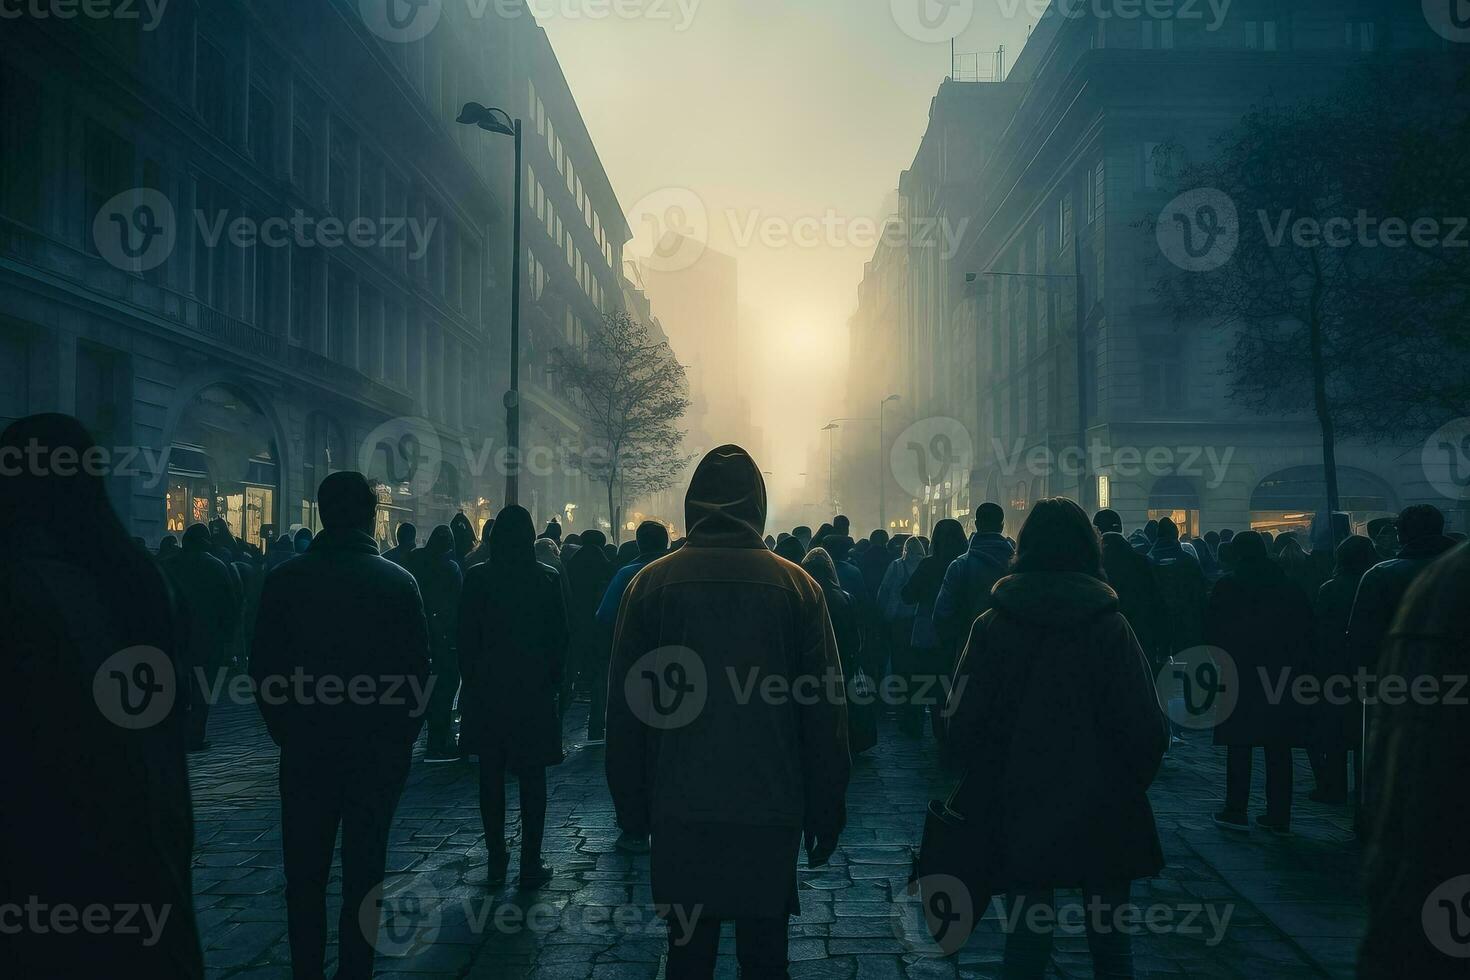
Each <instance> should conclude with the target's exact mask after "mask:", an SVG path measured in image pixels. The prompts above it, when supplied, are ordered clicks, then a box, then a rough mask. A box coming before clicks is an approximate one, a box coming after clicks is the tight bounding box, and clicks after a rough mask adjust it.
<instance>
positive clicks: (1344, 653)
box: [1311, 535, 1378, 803]
mask: <svg viewBox="0 0 1470 980" xmlns="http://www.w3.org/2000/svg"><path fill="white" fill-rule="evenodd" d="M1376 564H1378V551H1377V549H1375V548H1374V547H1373V542H1372V541H1371V540H1370V539H1368V538H1366V537H1363V536H1361V535H1353V536H1350V537H1348V538H1347V539H1346V540H1345V541H1343V543H1342V544H1341V545H1339V546H1338V548H1337V566H1336V568H1335V569H1334V570H1333V574H1332V577H1331V578H1330V579H1328V580H1327V581H1326V582H1325V583H1323V585H1322V587H1321V588H1320V589H1318V590H1317V596H1316V599H1315V601H1314V603H1313V609H1314V612H1315V614H1316V620H1317V649H1316V653H1315V657H1314V663H1315V665H1316V670H1315V671H1314V673H1315V674H1316V676H1317V679H1318V681H1319V682H1320V683H1322V684H1324V685H1336V686H1335V687H1327V688H1324V690H1327V691H1331V692H1333V695H1334V697H1333V698H1332V699H1324V701H1323V703H1322V704H1321V705H1320V706H1318V707H1316V708H1314V709H1313V711H1312V715H1313V724H1312V735H1313V740H1312V746H1311V758H1312V770H1313V772H1314V774H1315V775H1316V777H1317V788H1316V790H1314V791H1313V793H1312V799H1313V800H1315V801H1316V802H1318V803H1345V802H1347V793H1348V782H1347V762H1348V753H1349V752H1351V753H1352V754H1353V759H1354V764H1353V771H1354V773H1355V774H1356V776H1357V778H1356V779H1355V780H1354V781H1353V785H1354V786H1361V785H1362V784H1363V753H1362V751H1361V748H1362V743H1361V737H1362V731H1363V705H1362V702H1361V700H1360V698H1359V697H1358V689H1357V684H1356V682H1353V683H1343V681H1342V680H1341V679H1342V678H1352V677H1353V674H1354V672H1355V670H1356V665H1355V664H1354V663H1353V657H1352V652H1351V651H1350V650H1349V649H1348V645H1347V630H1348V621H1349V620H1350V619H1351V618H1352V614H1353V601H1354V599H1355V598H1356V597H1357V594H1358V586H1359V584H1360V583H1361V582H1362V581H1363V576H1364V575H1365V574H1367V572H1368V569H1370V568H1372V567H1373V566H1374V565H1376ZM1344 699H1347V700H1348V701H1349V703H1347V704H1336V703H1332V702H1333V700H1338V701H1341V700H1344Z"/></svg>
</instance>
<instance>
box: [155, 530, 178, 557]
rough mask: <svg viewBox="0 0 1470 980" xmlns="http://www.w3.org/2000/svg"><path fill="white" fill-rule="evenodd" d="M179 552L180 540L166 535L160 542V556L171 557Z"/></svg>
mask: <svg viewBox="0 0 1470 980" xmlns="http://www.w3.org/2000/svg"><path fill="white" fill-rule="evenodd" d="M178 550H179V539H178V538H176V537H174V536H173V535H172V534H165V535H164V536H163V540H162V541H160V542H158V553H159V554H160V555H171V554H173V553H174V552H176V551H178Z"/></svg>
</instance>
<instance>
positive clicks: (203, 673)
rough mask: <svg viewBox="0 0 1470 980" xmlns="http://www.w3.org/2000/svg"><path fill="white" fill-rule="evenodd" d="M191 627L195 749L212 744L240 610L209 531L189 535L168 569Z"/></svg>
mask: <svg viewBox="0 0 1470 980" xmlns="http://www.w3.org/2000/svg"><path fill="white" fill-rule="evenodd" d="M164 571H165V572H166V574H167V575H168V577H169V582H170V583H171V584H172V585H173V587H174V592H175V594H176V595H177V596H178V601H179V606H180V608H181V610H182V612H183V614H184V617H185V622H186V623H187V624H188V632H187V638H186V643H185V655H184V663H185V664H186V665H187V669H188V678H187V679H188V682H189V692H188V693H189V750H190V751H191V752H199V751H203V750H204V749H205V748H207V746H208V742H207V732H208V726H209V710H210V707H211V705H210V703H209V691H210V690H211V689H212V686H213V685H214V684H215V682H216V681H218V680H219V679H220V678H219V676H218V674H219V672H220V671H222V670H225V669H226V667H227V665H228V664H229V659H230V644H231V642H233V640H234V636H235V628H236V627H237V626H238V625H239V621H240V607H239V604H238V602H237V596H236V593H235V586H234V584H233V582H232V580H231V578H230V575H231V573H230V570H229V568H228V567H227V566H226V565H225V564H224V562H222V561H220V560H219V559H218V558H216V557H215V554H214V548H213V541H212V540H211V537H210V534H209V528H208V527H206V526H204V525H203V524H194V525H192V526H190V528H189V529H188V530H187V531H185V532H184V543H183V547H182V548H181V549H180V551H179V554H178V555H177V556H176V557H175V558H173V559H172V560H170V561H169V563H168V564H167V565H166V566H165V567H164Z"/></svg>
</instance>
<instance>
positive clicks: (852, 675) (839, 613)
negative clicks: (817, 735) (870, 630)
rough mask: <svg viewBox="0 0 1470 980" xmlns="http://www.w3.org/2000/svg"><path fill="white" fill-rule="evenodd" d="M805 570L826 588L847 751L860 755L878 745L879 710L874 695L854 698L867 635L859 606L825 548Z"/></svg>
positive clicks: (809, 559)
mask: <svg viewBox="0 0 1470 980" xmlns="http://www.w3.org/2000/svg"><path fill="white" fill-rule="evenodd" d="M801 569H802V571H804V572H806V573H807V574H808V575H810V576H811V577H812V581H813V582H816V583H817V584H818V585H820V586H821V587H822V594H823V595H824V596H825V597H826V599H827V615H828V616H829V617H831V620H832V633H833V635H835V636H836V637H837V655H838V657H839V658H840V659H841V661H842V681H843V690H844V691H845V692H846V694H847V747H848V749H849V751H851V752H852V754H854V755H857V754H860V753H863V752H866V751H868V750H869V749H871V748H872V747H873V746H875V745H877V744H878V706H877V704H876V703H875V702H874V697H873V695H874V693H875V692H874V691H868V692H865V693H864V695H863V696H861V697H858V698H854V697H853V694H854V689H855V685H856V682H857V676H858V672H859V670H860V668H861V667H862V663H863V631H862V627H861V625H860V624H859V623H858V617H857V603H856V602H855V601H853V598H852V596H850V595H848V594H847V592H846V591H844V590H843V588H842V585H841V583H840V582H838V580H837V566H836V565H834V564H832V556H831V555H829V554H828V553H827V549H825V548H813V549H812V550H811V551H808V552H807V553H806V557H805V558H803V559H802V560H801Z"/></svg>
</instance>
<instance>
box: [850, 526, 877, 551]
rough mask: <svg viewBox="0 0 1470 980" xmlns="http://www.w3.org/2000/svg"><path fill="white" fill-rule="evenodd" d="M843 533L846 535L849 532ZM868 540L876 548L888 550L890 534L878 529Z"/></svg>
mask: <svg viewBox="0 0 1470 980" xmlns="http://www.w3.org/2000/svg"><path fill="white" fill-rule="evenodd" d="M842 533H843V534H846V533H847V532H846V531H843V532H842ZM868 540H869V541H871V542H872V544H873V547H875V548H886V547H888V532H887V531H885V530H883V529H882V528H881V527H880V528H878V530H876V531H874V532H873V533H872V534H870V535H868Z"/></svg>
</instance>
